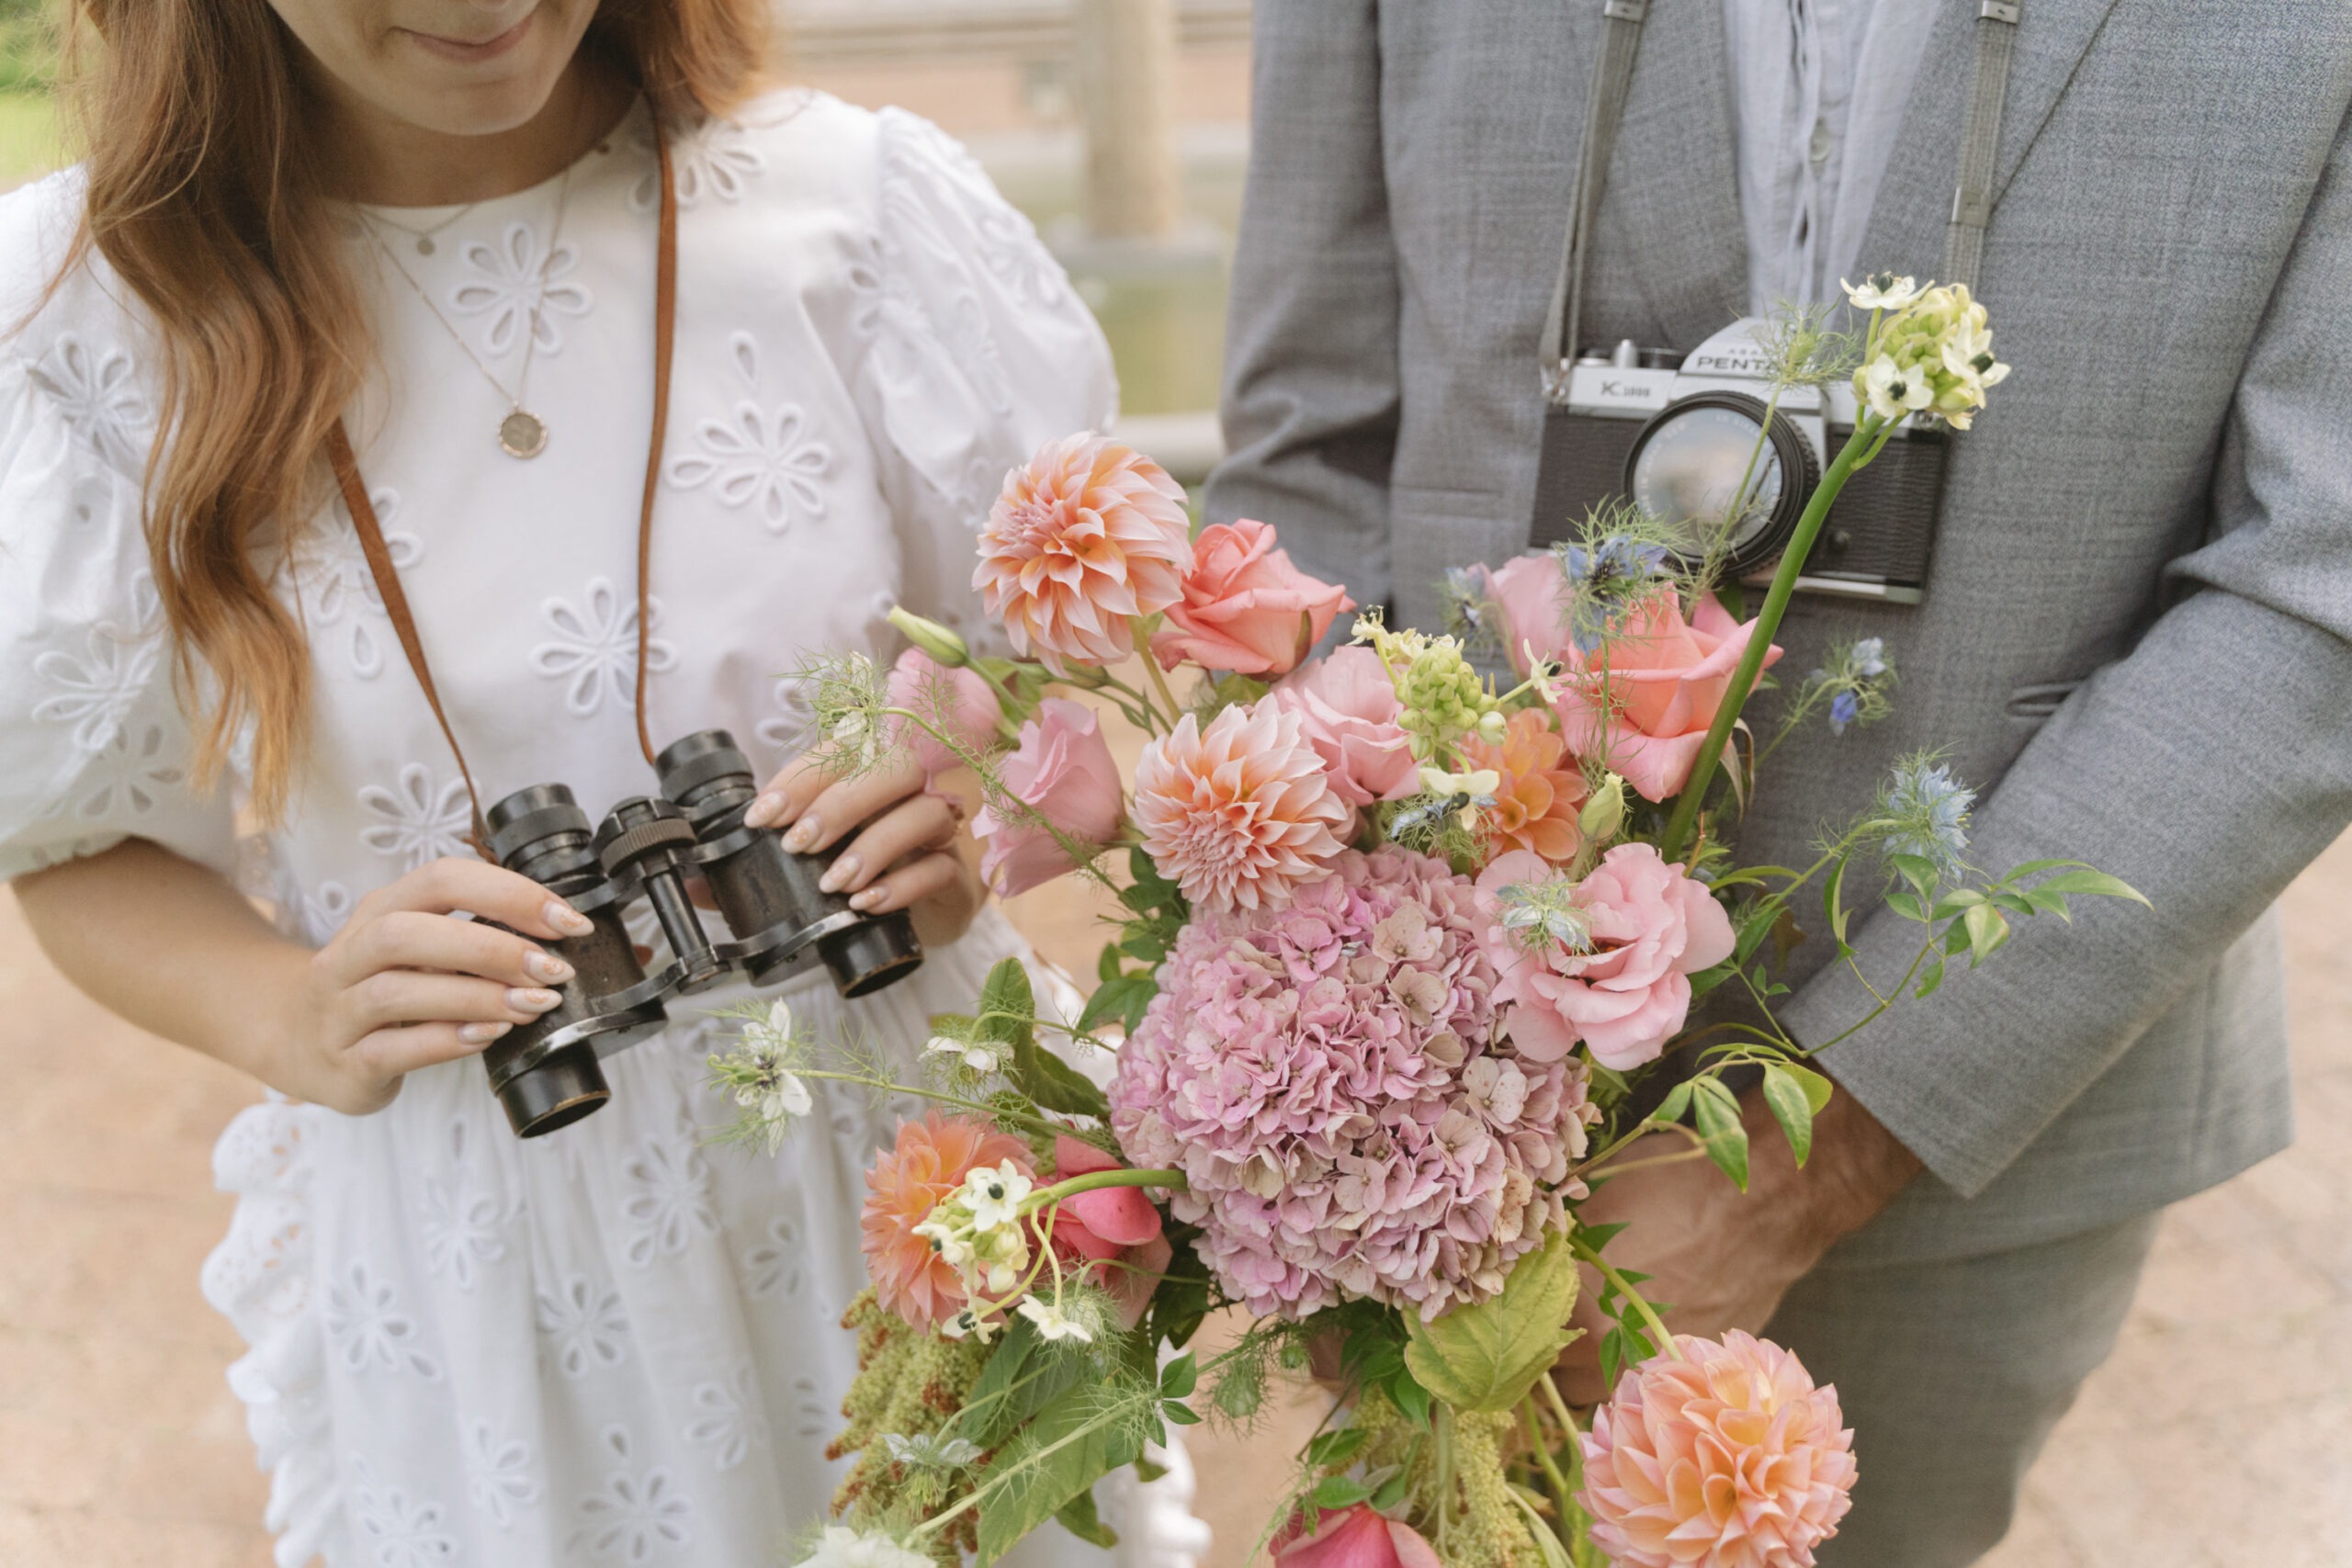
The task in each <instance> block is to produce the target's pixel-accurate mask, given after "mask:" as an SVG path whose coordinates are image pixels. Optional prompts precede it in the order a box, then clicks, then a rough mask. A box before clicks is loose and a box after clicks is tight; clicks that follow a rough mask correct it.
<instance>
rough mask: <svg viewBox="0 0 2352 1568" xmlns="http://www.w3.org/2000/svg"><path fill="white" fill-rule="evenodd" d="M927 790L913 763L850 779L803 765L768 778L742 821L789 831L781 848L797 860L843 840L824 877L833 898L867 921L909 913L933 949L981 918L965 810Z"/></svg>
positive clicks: (977, 879) (916, 927)
mask: <svg viewBox="0 0 2352 1568" xmlns="http://www.w3.org/2000/svg"><path fill="white" fill-rule="evenodd" d="M922 784H923V774H922V769H920V768H918V767H917V766H915V765H914V763H913V762H911V761H908V762H904V763H901V764H900V765H899V766H898V767H894V768H889V769H887V770H884V771H882V772H879V773H865V774H862V775H860V776H859V777H856V778H850V779H844V778H839V777H836V776H835V775H833V774H831V773H827V772H826V771H825V770H824V769H822V768H820V767H819V766H818V765H817V764H815V763H814V762H810V761H798V762H795V763H793V764H792V765H791V766H789V767H787V768H786V769H785V770H784V771H783V772H782V773H778V774H776V776H775V778H774V779H771V780H770V781H769V782H768V786H767V788H766V789H764V790H763V791H762V792H761V794H760V797H759V798H758V799H757V800H755V801H753V802H752V808H751V809H750V810H749V811H747V812H745V813H744V814H743V820H744V821H745V822H747V823H749V824H750V825H751V826H752V827H754V828H785V827H788V828H789V829H790V830H789V831H787V832H786V834H785V836H784V847H785V848H786V849H788V850H790V851H792V852H794V853H796V854H809V853H813V852H817V851H820V850H823V849H825V848H828V847H829V846H831V845H833V844H837V843H842V840H844V839H846V840H848V841H847V842H846V844H844V845H843V847H842V852H841V853H840V854H838V855H836V856H834V857H833V863H832V867H831V870H829V871H828V872H827V873H826V874H825V880H824V883H823V886H824V888H825V890H826V891H827V892H829V893H846V894H848V895H849V896H850V897H849V902H850V908H854V909H858V910H861V911H863V912H865V913H866V914H869V915H879V914H887V913H888V912H889V911H890V910H893V909H905V910H907V911H909V912H910V914H912V915H913V917H914V922H915V933H916V934H917V935H918V936H920V937H922V940H923V941H924V942H926V943H931V944H933V945H936V944H940V943H944V942H954V941H955V940H956V938H957V937H959V936H962V935H963V934H964V932H965V931H966V930H967V929H968V928H969V927H970V926H971V923H972V917H973V916H974V915H975V914H977V913H978V912H979V908H980V900H981V898H982V897H983V895H982V893H981V890H980V879H979V878H978V876H977V875H976V874H974V873H973V871H972V867H971V863H969V862H968V861H967V860H966V859H965V858H964V857H963V856H962V855H960V854H958V853H956V848H955V845H956V839H957V836H958V835H959V834H960V833H961V832H962V831H963V827H964V808H963V807H962V806H960V805H959V804H957V803H956V802H955V801H952V800H946V799H943V798H941V797H940V796H938V795H927V794H925V793H923V787H922ZM853 831H854V837H853V836H851V835H852V834H853Z"/></svg>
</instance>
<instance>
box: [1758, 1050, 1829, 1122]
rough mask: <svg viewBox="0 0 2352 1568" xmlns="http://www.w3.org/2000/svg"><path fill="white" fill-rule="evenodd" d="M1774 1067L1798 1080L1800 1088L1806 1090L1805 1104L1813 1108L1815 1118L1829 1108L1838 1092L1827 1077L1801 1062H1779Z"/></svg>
mask: <svg viewBox="0 0 2352 1568" xmlns="http://www.w3.org/2000/svg"><path fill="white" fill-rule="evenodd" d="M1774 1065H1775V1066H1778V1067H1779V1068H1780V1069H1781V1071H1782V1072H1784V1073H1786V1074H1788V1075H1789V1077H1792V1078H1794V1079H1796V1080H1797V1085H1798V1087H1799V1088H1801V1089H1804V1102H1805V1103H1806V1104H1807V1105H1809V1106H1811V1107H1812V1108H1813V1113H1814V1114H1815V1116H1818V1115H1820V1114H1821V1113H1822V1111H1825V1110H1826V1109H1827V1108H1828V1105H1829V1101H1830V1100H1831V1098H1832V1097H1833V1096H1835V1095H1836V1094H1837V1092H1838V1087H1837V1085H1835V1084H1833V1083H1831V1082H1830V1081H1829V1079H1828V1077H1826V1076H1825V1075H1824V1074H1821V1073H1817V1072H1815V1071H1814V1069H1813V1068H1811V1067H1808V1066H1804V1064H1802V1063H1799V1062H1779V1063H1775V1064H1774Z"/></svg>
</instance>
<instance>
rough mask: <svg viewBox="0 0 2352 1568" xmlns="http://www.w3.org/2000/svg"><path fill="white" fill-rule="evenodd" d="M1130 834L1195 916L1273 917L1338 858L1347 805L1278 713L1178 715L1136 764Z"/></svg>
mask: <svg viewBox="0 0 2352 1568" xmlns="http://www.w3.org/2000/svg"><path fill="white" fill-rule="evenodd" d="M1135 815H1136V827H1137V828H1139V829H1142V830H1143V847H1144V849H1145V851H1146V852H1148V853H1149V854H1150V856H1151V859H1152V863H1153V864H1155V865H1157V866H1159V870H1160V874H1162V875H1164V876H1166V877H1168V878H1170V880H1172V881H1174V882H1175V883H1176V884H1177V885H1178V886H1181V887H1182V888H1183V890H1184V897H1187V898H1189V899H1191V900H1192V901H1193V906H1194V907H1195V908H1203V909H1237V908H1238V909H1256V908H1282V906H1283V905H1284V904H1286V903H1288V902H1289V901H1290V896H1291V891H1292V889H1294V888H1295V887H1296V886H1298V885H1299V884H1300V883H1302V882H1306V881H1309V880H1312V879H1314V878H1316V877H1318V876H1321V875H1322V874H1324V871H1325V868H1326V866H1327V865H1328V863H1329V861H1330V860H1331V857H1332V856H1334V855H1336V854H1338V853H1339V852H1340V849H1341V847H1342V846H1341V845H1340V839H1339V832H1338V830H1339V829H1340V828H1341V827H1344V826H1345V825H1346V823H1347V819H1348V808H1347V806H1346V805H1345V804H1344V803H1343V802H1342V801H1341V800H1340V797H1339V796H1338V795H1334V794H1332V793H1331V783H1330V780H1329V777H1328V776H1326V774H1325V773H1324V772H1323V761H1322V759H1321V758H1319V757H1317V755H1316V754H1315V748H1313V747H1312V746H1309V745H1308V744H1307V743H1306V739H1305V738H1304V737H1303V736H1302V734H1301V732H1300V727H1299V716H1298V715H1296V714H1295V713H1291V712H1287V711H1285V710H1284V709H1283V706H1282V705H1281V704H1279V703H1272V702H1260V703H1258V704H1256V705H1253V706H1250V707H1229V708H1227V709H1226V710H1225V711H1224V712H1223V713H1221V714H1218V715H1217V716H1216V717H1215V718H1213V719H1211V720H1209V722H1208V725H1207V727H1206V728H1203V727H1202V725H1201V722H1200V720H1199V719H1197V718H1195V717H1194V716H1193V715H1191V714H1186V715H1185V716H1183V717H1182V718H1181V719H1179V720H1178V721H1177V723H1176V728H1175V730H1174V732H1173V733H1171V734H1168V735H1163V736H1160V737H1159V739H1155V740H1153V741H1152V743H1151V744H1150V745H1148V746H1147V747H1145V748H1144V752H1143V758H1142V760H1141V761H1138V762H1137V763H1136V813H1135Z"/></svg>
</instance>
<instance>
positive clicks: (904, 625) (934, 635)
mask: <svg viewBox="0 0 2352 1568" xmlns="http://www.w3.org/2000/svg"><path fill="white" fill-rule="evenodd" d="M890 624H891V625H892V626H896V627H898V628H899V631H901V632H902V633H904V634H905V635H906V638H907V640H908V641H909V642H910V643H913V644H914V645H915V646H916V647H917V648H919V649H922V650H923V651H924V652H925V653H927V654H929V655H931V657H932V658H933V659H935V660H938V661H939V662H940V663H942V664H944V665H945V666H946V667H947V668H948V669H950V670H960V669H962V668H963V667H964V666H965V665H967V664H969V663H970V662H971V661H972V650H971V649H969V648H967V647H966V646H965V645H964V639H963V638H962V637H957V636H956V634H955V633H954V632H952V631H949V630H948V629H947V628H946V627H945V626H941V625H940V624H939V623H938V622H937V621H927V620H925V619H923V617H922V616H921V615H916V614H915V613H914V612H913V611H911V610H910V609H908V608H907V607H906V606H905V605H903V604H893V605H891V606H890Z"/></svg>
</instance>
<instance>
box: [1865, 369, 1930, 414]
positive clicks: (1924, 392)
mask: <svg viewBox="0 0 2352 1568" xmlns="http://www.w3.org/2000/svg"><path fill="white" fill-rule="evenodd" d="M1862 391H1863V394H1864V395H1865V396H1867V397H1868V398H1869V399H1870V404H1871V412H1872V413H1874V414H1876V415H1878V416H1879V418H1881V419H1901V418H1902V417H1903V416H1904V415H1905V414H1907V413H1910V412H1914V411H1915V410H1918V409H1923V408H1926V407H1927V406H1928V404H1929V403H1930V402H1933V401H1934V400H1935V396H1936V389H1935V388H1934V387H1932V386H1930V385H1929V384H1928V380H1927V378H1925V377H1924V376H1907V375H1905V373H1904V370H1903V368H1902V367H1900V366H1898V365H1897V364H1895V363H1894V357H1893V356H1892V355H1884V354H1882V355H1879V356H1878V357H1877V358H1876V359H1873V360H1871V363H1870V368H1868V369H1867V370H1865V371H1863V372H1862Z"/></svg>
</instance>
